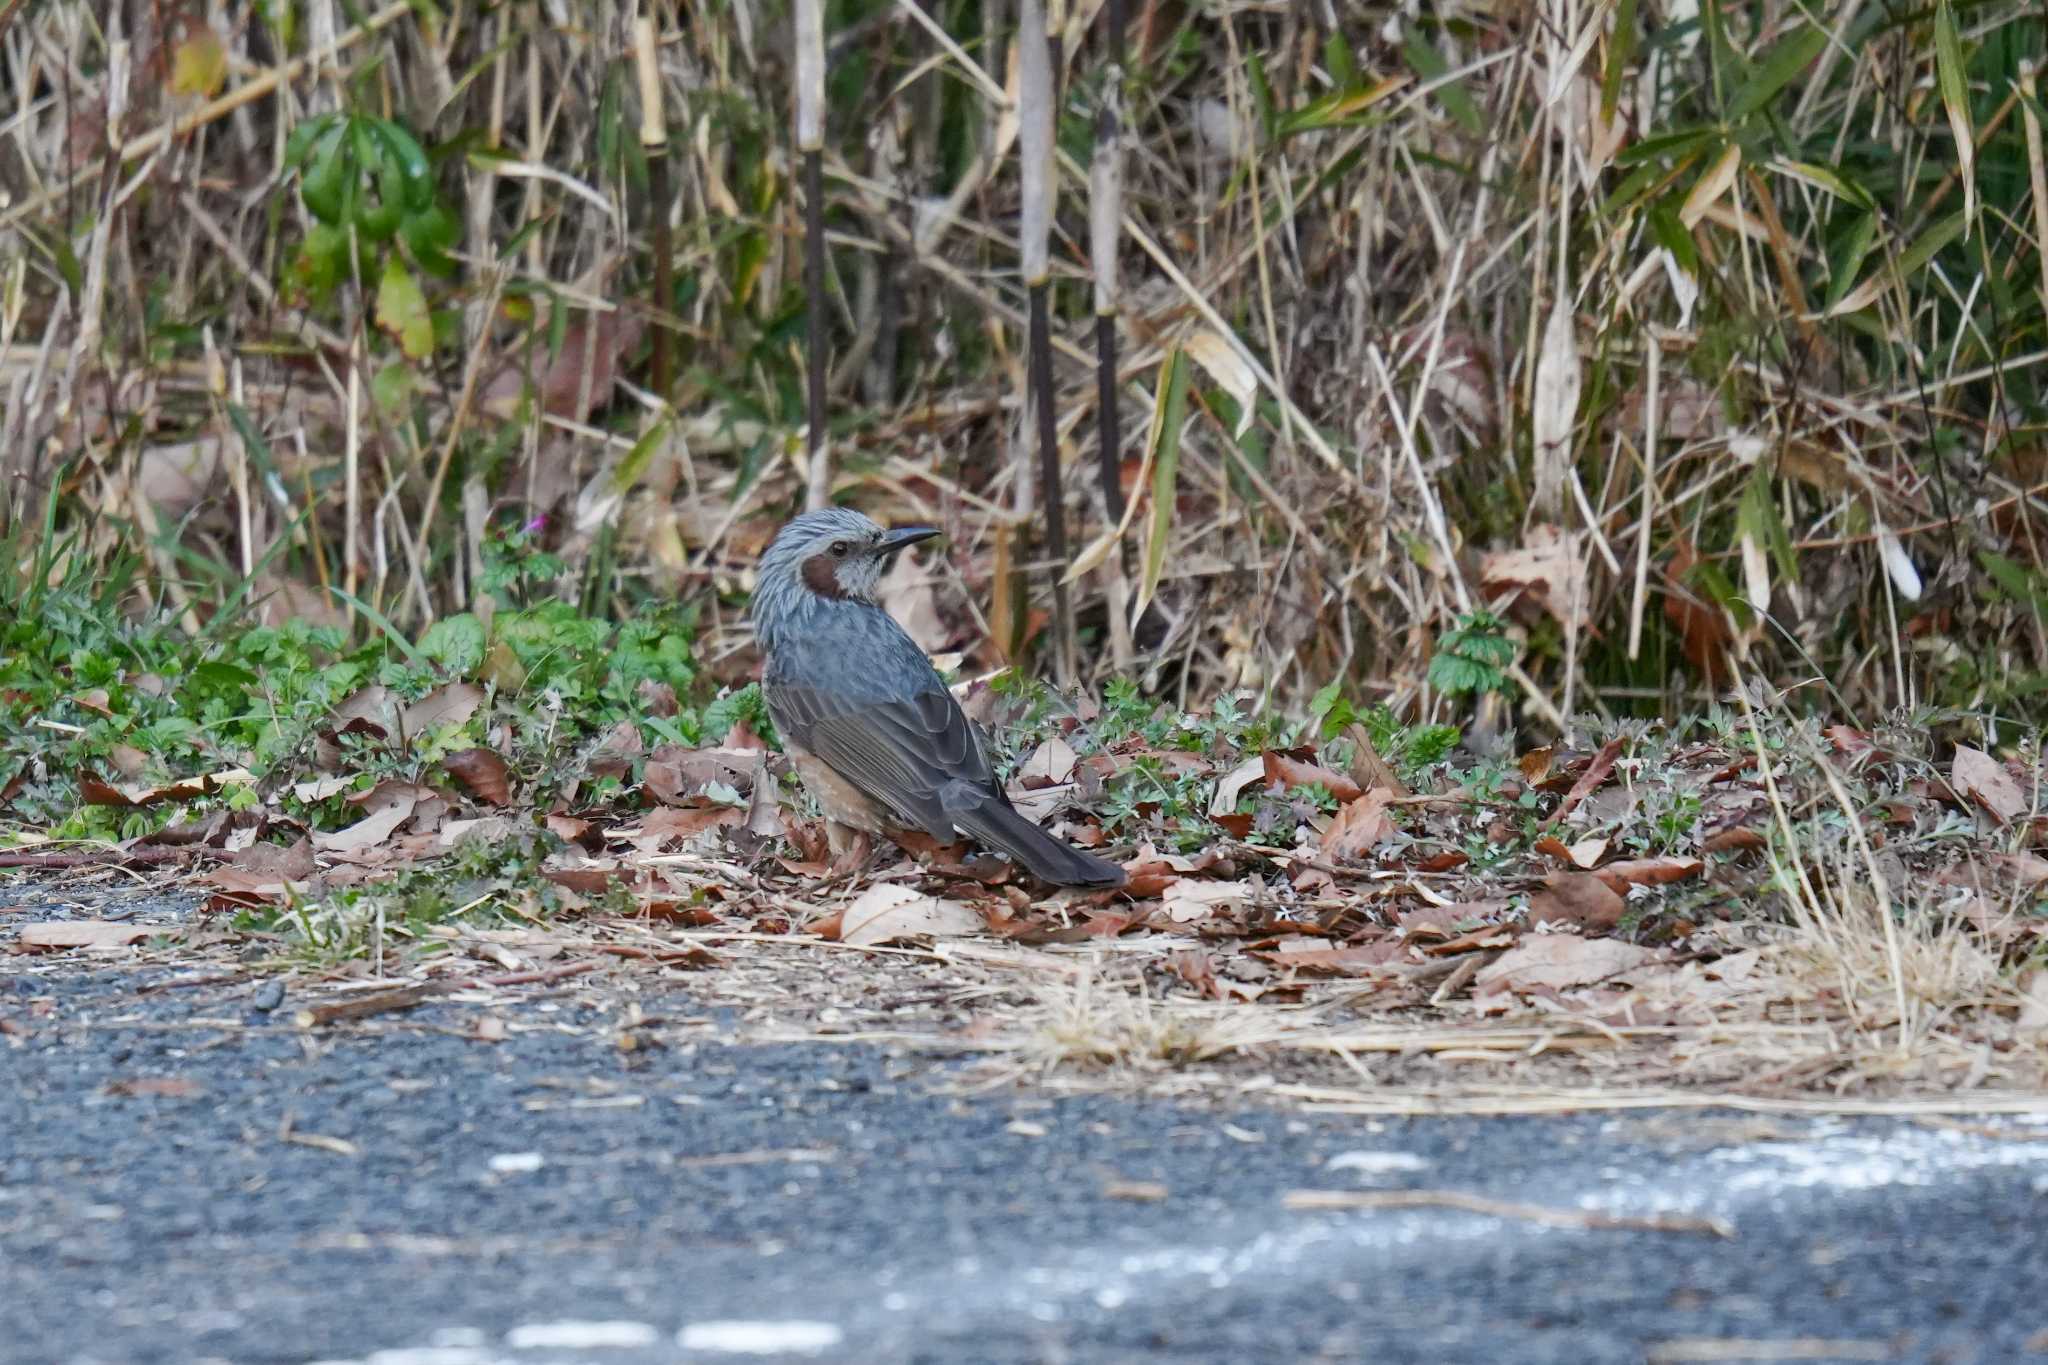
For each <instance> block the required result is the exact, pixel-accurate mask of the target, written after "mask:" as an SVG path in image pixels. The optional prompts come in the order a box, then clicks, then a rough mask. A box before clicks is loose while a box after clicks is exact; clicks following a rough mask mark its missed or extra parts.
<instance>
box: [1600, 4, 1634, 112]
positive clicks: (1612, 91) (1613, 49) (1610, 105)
mask: <svg viewBox="0 0 2048 1365" xmlns="http://www.w3.org/2000/svg"><path fill="white" fill-rule="evenodd" d="M1635 55H1636V0H1621V3H1620V4H1619V6H1617V7H1616V9H1615V12H1614V41H1613V42H1612V43H1610V44H1609V45H1608V48H1607V68H1606V69H1605V70H1604V71H1602V72H1601V73H1600V121H1601V122H1602V123H1608V124H1611V123H1613V122H1614V107H1615V105H1616V104H1617V103H1618V102H1619V101H1620V99H1621V82H1622V77H1623V76H1624V75H1625V74H1626V73H1627V72H1628V67H1629V63H1630V62H1632V61H1634V60H1635Z"/></svg>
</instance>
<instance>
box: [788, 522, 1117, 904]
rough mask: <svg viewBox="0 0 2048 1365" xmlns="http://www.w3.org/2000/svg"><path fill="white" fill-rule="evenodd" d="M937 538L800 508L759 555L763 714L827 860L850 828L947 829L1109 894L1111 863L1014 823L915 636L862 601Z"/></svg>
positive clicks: (942, 834) (854, 838) (1064, 880)
mask: <svg viewBox="0 0 2048 1365" xmlns="http://www.w3.org/2000/svg"><path fill="white" fill-rule="evenodd" d="M937 534H938V532H937V531H936V530H934V529H932V528H931V527H928V526H910V527H905V528H903V529H901V530H895V531H885V530H883V529H882V528H881V527H880V526H877V525H876V524H875V523H874V522H872V521H870V520H868V518H866V517H864V516H862V515H861V514H860V513H858V512H855V511H853V510H851V509H849V508H843V507H828V508H826V509H824V510H823V511H818V512H806V513H805V514H804V515H803V516H800V517H798V518H797V519H796V520H795V521H792V522H790V523H789V525H787V526H785V527H783V528H782V530H781V531H780V532H778V533H777V535H776V537H775V543H774V544H772V545H770V546H769V547H768V553H767V554H765V555H763V556H762V557H761V572H760V579H759V582H758V583H757V584H756V585H755V587H754V603H753V618H754V631H755V634H756V635H757V636H758V637H759V638H760V641H761V650H762V652H763V654H765V655H766V656H767V662H766V664H765V666H764V667H763V669H762V671H761V690H762V692H763V694H764V695H765V696H766V697H767V699H768V714H769V715H771V716H773V717H774V718H775V727H776V729H778V730H780V731H781V732H782V743H783V747H784V748H785V749H787V750H788V751H789V755H790V757H791V759H792V760H793V761H794V762H795V764H796V770H797V773H798V775H799V776H801V777H802V778H803V782H804V786H805V787H806V788H807V789H809V791H810V793H811V795H812V796H813V797H814V798H816V800H817V802H818V805H819V807H820V808H821V809H823V811H824V812H825V830H826V835H827V837H828V839H829V840H830V841H831V846H832V852H833V854H834V855H835V857H837V858H839V859H841V860H842V861H844V860H849V859H851V858H855V857H858V852H857V849H858V846H859V844H860V843H862V842H863V841H862V840H861V838H860V836H861V835H863V834H880V835H884V836H887V835H890V834H893V833H895V832H898V831H904V830H923V831H924V832H925V833H926V834H929V835H930V836H931V837H932V838H934V839H936V840H938V841H939V842H941V843H951V842H953V840H954V838H955V836H956V832H957V833H959V834H966V835H968V836H970V837H972V838H974V839H976V840H979V841H980V842H981V843H983V844H986V845H987V846H988V847H990V848H994V849H998V850H1000V851H1002V852H1004V853H1007V854H1009V855H1010V857H1012V858H1014V859H1015V860H1016V861H1017V862H1019V863H1022V864H1023V865H1024V867H1025V868H1027V869H1028V870H1029V871H1030V872H1031V873H1032V874H1033V875H1034V876H1036V877H1038V878H1039V879H1040V880H1042V881H1047V882H1051V883H1053V884H1054V885H1056V886H1089V887H1111V886H1121V885H1123V881H1124V873H1123V869H1122V868H1120V867H1118V866H1116V865H1115V864H1114V863H1108V862H1104V861H1103V860H1102V859H1100V858H1096V857H1091V856H1090V855H1088V854H1086V853H1083V852H1081V851H1080V850H1079V849H1075V848H1069V847H1068V846H1067V845H1065V844H1063V843H1061V842H1060V841H1059V840H1057V839H1055V838H1053V837H1052V836H1051V835H1049V834H1047V833H1046V832H1045V831H1044V830H1042V829H1040V828H1039V827H1038V826H1037V825H1035V824H1033V823H1032V822H1031V821H1029V820H1027V819H1025V818H1024V817H1023V816H1022V815H1019V814H1018V813H1017V811H1016V809H1015V808H1014V807H1012V806H1011V805H1010V800H1009V798H1008V797H1007V796H1005V795H1004V794H1003V789H1002V786H1001V785H1000V784H999V783H998V782H997V781H996V775H995V771H994V770H993V769H992V768H991V767H990V766H989V761H988V755H987V753H986V751H984V749H983V748H982V744H981V737H980V736H979V735H978V734H976V733H975V730H974V727H973V725H971V724H970V723H969V722H968V719H967V717H966V716H965V715H964V714H962V712H961V710H960V704H959V703H958V702H956V701H954V700H953V694H952V693H951V692H948V691H947V690H946V684H945V683H944V682H943V681H942V680H941V679H940V678H939V675H938V671H937V670H936V669H934V668H933V667H932V663H931V660H930V659H928V658H926V657H925V652H924V651H923V650H922V649H920V648H918V646H917V642H916V641H914V640H912V639H911V638H910V636H909V635H907V634H905V633H904V630H903V627H901V626H899V625H897V624H896V622H895V620H894V618H892V617H891V616H890V615H889V613H888V612H886V611H883V610H882V608H881V607H880V606H879V605H878V604H877V603H876V601H875V588H876V585H877V584H878V583H879V582H880V581H881V578H882V575H883V573H884V572H885V571H886V570H887V569H888V566H889V563H890V561H891V560H892V559H893V558H894V557H895V556H896V554H897V553H898V552H900V551H901V550H903V549H904V548H905V547H906V546H910V545H915V544H916V543H917V542H919V541H921V540H928V539H930V538H931V537H932V536H935V535H937Z"/></svg>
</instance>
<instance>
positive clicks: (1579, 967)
mask: <svg viewBox="0 0 2048 1365" xmlns="http://www.w3.org/2000/svg"><path fill="white" fill-rule="evenodd" d="M1656 960H1657V954H1656V953H1655V952H1653V951H1651V950H1650V949H1648V948H1639V947H1637V946H1636V945H1635V944H1633V943H1623V942H1622V941H1621V940H1619V939H1613V938H1582V937H1580V936H1579V935H1577V934H1530V935H1528V936H1526V937H1525V938H1523V939H1522V941H1521V942H1520V943H1518V944H1516V945H1515V946H1514V947H1513V948H1511V949H1509V950H1508V951H1507V952H1505V953H1502V954H1501V955H1500V956H1499V957H1498V958H1496V959H1495V960H1494V961H1492V962H1490V963H1488V964H1487V965H1486V966H1484V967H1482V968H1480V969H1479V974H1478V975H1477V976H1476V977H1474V978H1473V994H1474V995H1482V996H1483V995H1498V994H1501V993H1503V992H1508V991H1516V992H1526V991H1530V990H1536V989H1540V988H1543V987H1549V988H1550V989H1552V990H1566V989H1569V988H1570V987H1573V986H1588V985H1591V984H1592V983H1594V982H1596V981H1605V980H1608V979H1609V978H1611V977H1615V976H1619V975H1620V974H1622V973H1623V972H1627V971H1631V970H1633V969H1635V968H1637V967H1640V966H1642V965H1643V964H1645V963H1647V962H1654V961H1656Z"/></svg>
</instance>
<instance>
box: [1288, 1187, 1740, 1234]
mask: <svg viewBox="0 0 2048 1365" xmlns="http://www.w3.org/2000/svg"><path fill="white" fill-rule="evenodd" d="M1280 1202H1281V1205H1282V1206H1283V1207H1285V1208H1290V1209H1295V1210H1299V1211H1302V1212H1329V1211H1341V1210H1346V1209H1456V1210H1458V1211H1459V1212H1461V1213H1477V1214H1483V1215H1485V1216H1487V1217H1489V1218H1520V1219H1524V1220H1526V1221H1528V1222H1531V1223H1541V1224H1543V1225H1544V1226H1546V1227H1553V1228H1599V1229H1615V1230H1619V1231H1627V1232H1695V1233H1704V1234H1706V1235H1707V1236H1709V1237H1721V1238H1733V1237H1734V1236H1735V1226H1734V1224H1732V1223H1730V1222H1729V1221H1728V1220H1727V1219H1725V1218H1693V1217H1689V1216H1687V1215H1685V1214H1675V1213H1652V1214H1628V1213H1591V1212H1587V1211H1584V1210H1581V1209H1554V1208H1549V1207H1546V1206H1545V1205H1542V1204H1520V1203H1515V1202H1513V1201H1511V1200H1506V1199H1488V1198H1486V1197H1485V1196H1484V1195H1478V1194H1467V1193H1465V1192H1464V1191H1463V1190H1289V1191H1288V1192H1287V1193H1286V1194H1284V1195H1282V1196H1281V1199H1280Z"/></svg>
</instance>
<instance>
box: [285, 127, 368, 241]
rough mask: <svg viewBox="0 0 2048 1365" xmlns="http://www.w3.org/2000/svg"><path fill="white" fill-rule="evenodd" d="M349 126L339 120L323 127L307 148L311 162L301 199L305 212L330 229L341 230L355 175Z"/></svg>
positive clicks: (302, 181)
mask: <svg viewBox="0 0 2048 1365" xmlns="http://www.w3.org/2000/svg"><path fill="white" fill-rule="evenodd" d="M348 145H349V141H348V124H347V123H346V122H344V121H343V120H341V119H339V118H336V119H335V120H334V121H333V122H331V123H328V124H325V125H323V126H322V128H321V131H320V134H319V137H318V140H317V141H316V142H314V143H313V144H312V145H311V146H310V148H309V149H308V153H307V155H308V157H309V162H308V165H307V167H306V170H305V172H304V173H303V174H301V175H300V176H299V196H300V197H301V198H303V199H304V200H305V201H306V212H308V213H310V214H312V215H313V217H314V218H315V219H316V220H318V221H319V222H321V223H323V224H325V225H326V226H328V227H339V226H341V223H342V214H343V210H344V208H345V205H344V203H343V199H344V196H345V191H346V189H347V187H348V184H349V182H350V181H351V180H352V179H354V177H355V174H356V168H355V163H354V162H353V161H352V160H351V159H350V158H349V156H348V155H347V150H346V149H347V147H348Z"/></svg>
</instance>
